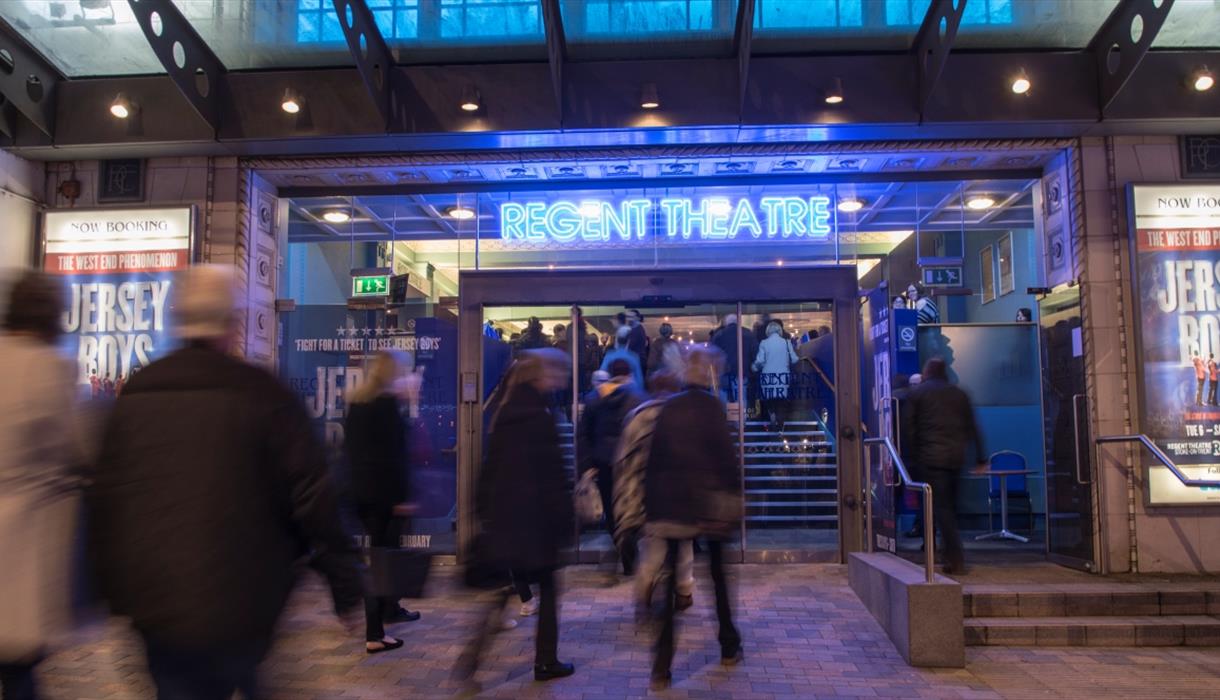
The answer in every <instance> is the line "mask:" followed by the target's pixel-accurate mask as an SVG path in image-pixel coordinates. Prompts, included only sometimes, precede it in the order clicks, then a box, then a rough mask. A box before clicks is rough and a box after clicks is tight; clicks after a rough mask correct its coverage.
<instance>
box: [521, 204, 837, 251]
mask: <svg viewBox="0 0 1220 700" xmlns="http://www.w3.org/2000/svg"><path fill="white" fill-rule="evenodd" d="M832 227H833V216H832V213H831V206H830V198H829V197H825V196H820V195H819V196H814V197H761V198H759V199H758V200H757V202H756V201H754V200H751V199H737V200H732V199H729V198H726V197H704V198H701V199H691V198H685V197H674V198H665V199H656V200H653V199H629V200H625V201H620V202H607V201H600V200H586V201H558V202H505V203H503V204H501V205H500V237H501V238H502V239H503V240H505V241H530V242H536V243H543V242H556V243H586V244H596V243H610V242H620V243H627V242H631V241H642V240H646V239H649V238H652V239H657V238H660V239H665V240H672V241H679V240H680V241H688V240H699V241H732V240H784V239H792V240H810V239H813V240H825V239H827V238H829V237H830V234H831V231H832Z"/></svg>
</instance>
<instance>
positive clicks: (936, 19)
mask: <svg viewBox="0 0 1220 700" xmlns="http://www.w3.org/2000/svg"><path fill="white" fill-rule="evenodd" d="M966 2H967V0H932V4H931V5H929V6H928V13H927V14H925V15H924V17H923V24H921V25H920V26H919V32H918V33H917V34H916V35H915V43H914V44H913V45H912V46H911V52H912V54H914V56H915V70H916V72H917V73H918V76H919V80H918V85H919V95H918V97H917V99H918V101H917V102H916V103H915V109H916V110H917V111H918V112H919V115H920V120H921V121H922V119H923V112H924V109H925V108H927V106H928V100H929V99H931V98H932V91H933V90H935V89H936V83H937V81H939V80H940V74H941V73H942V72H943V71H944V69H945V62H946V61H948V60H949V51H950V50H951V49H952V48H953V42H954V41H955V40H956V39H957V29H958V27H960V26H961V24H962V15H963V14H964V13H965V11H966Z"/></svg>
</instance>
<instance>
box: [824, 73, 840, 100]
mask: <svg viewBox="0 0 1220 700" xmlns="http://www.w3.org/2000/svg"><path fill="white" fill-rule="evenodd" d="M842 103H843V80H842V79H841V78H835V79H834V81H833V82H832V83H831V84H830V89H829V90H827V91H826V104H828V105H837V104H842Z"/></svg>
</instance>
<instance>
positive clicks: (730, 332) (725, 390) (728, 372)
mask: <svg viewBox="0 0 1220 700" xmlns="http://www.w3.org/2000/svg"><path fill="white" fill-rule="evenodd" d="M739 329H740V326H738V325H737V314H729V315H728V316H725V317H724V327H723V328H721V329H720V330H719V331H717V332H716V334H715V336H713V337H712V345H715V346H716V347H717V348H719V349H720V351H721V352H722V353H724V357H725V364H724V376H723V377H722V378H721V380H720V391H721V394H722V395H723V396H724V399H725V400H726V401H728V402H729V403H736V402H737V365H738V353H737V343H738V338H737V335H738V332H739ZM740 342H741V355H740V356H741V357H744V358H745V359H746V360H747V361H749V360H750V358H752V357H754V355H755V354H756V353H757V352H758V341H757V340H756V339H755V336H754V333H752V332H750V331H746V332H745V333H742V334H741V340H740ZM746 381H747V382H750V379H749V377H748V376H747V379H746ZM750 383H751V384H752V383H753V382H750Z"/></svg>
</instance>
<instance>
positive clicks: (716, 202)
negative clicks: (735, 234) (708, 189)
mask: <svg viewBox="0 0 1220 700" xmlns="http://www.w3.org/2000/svg"><path fill="white" fill-rule="evenodd" d="M707 209H708V211H709V212H711V213H712V214H715V215H716V216H728V215H729V214H732V213H733V205H732V204H729V200H727V199H713V200H711V201H709V202H708V203H707Z"/></svg>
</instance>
